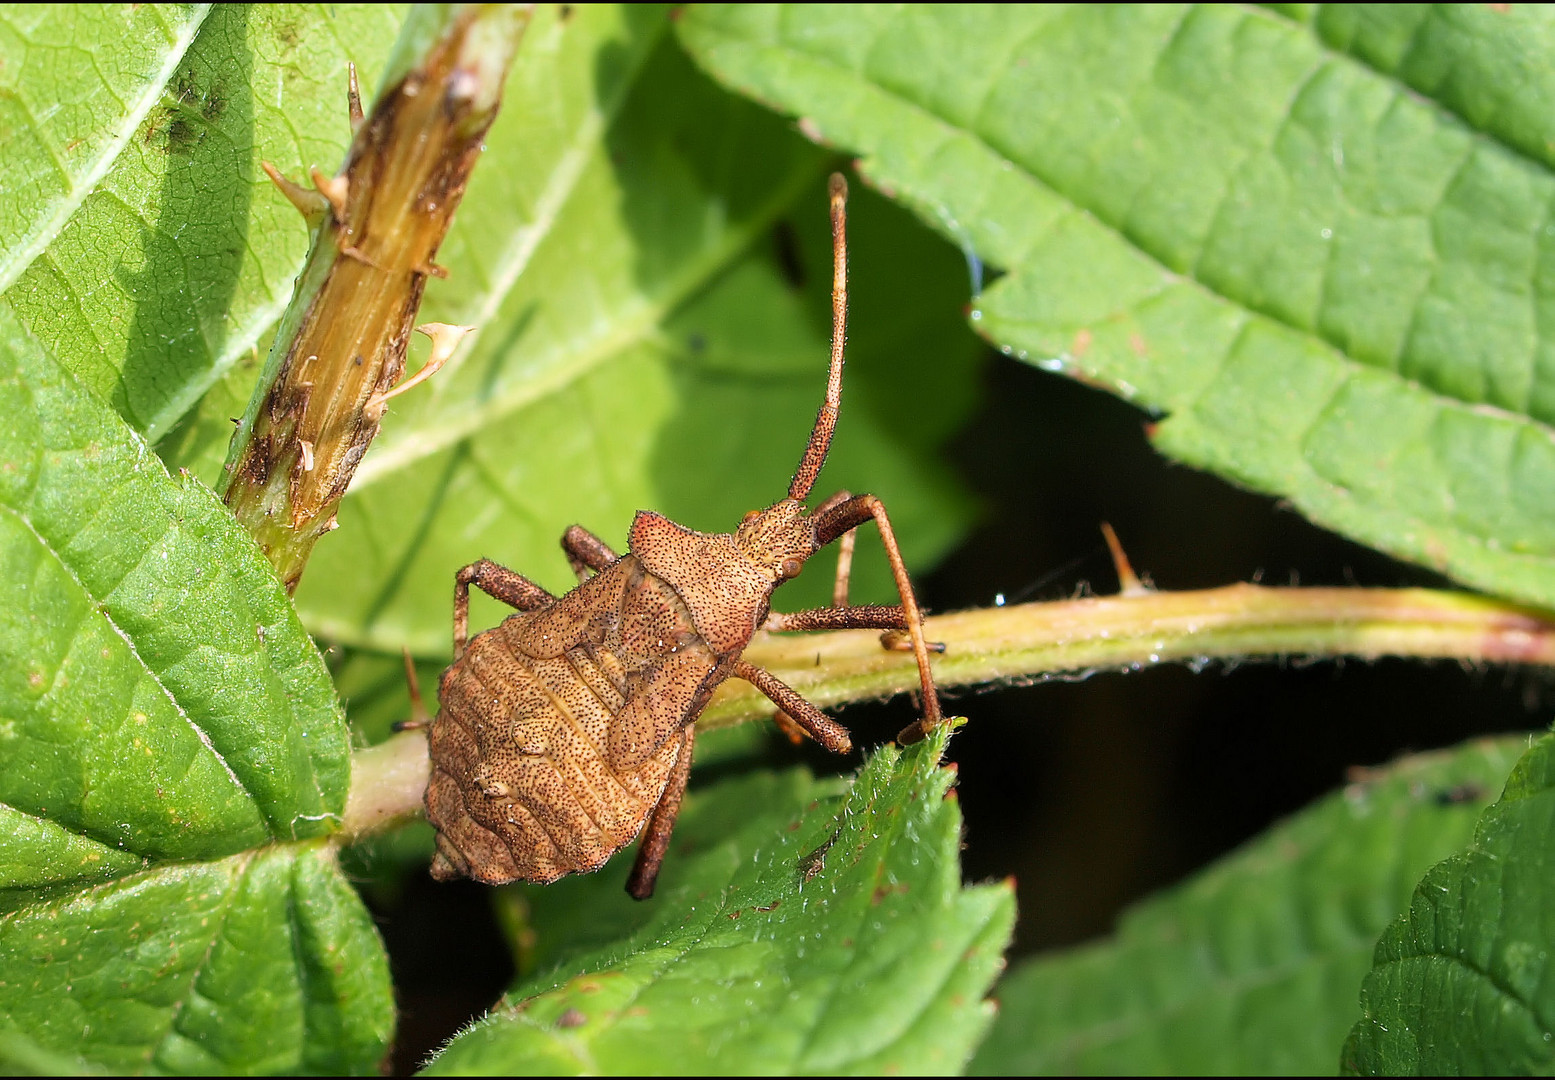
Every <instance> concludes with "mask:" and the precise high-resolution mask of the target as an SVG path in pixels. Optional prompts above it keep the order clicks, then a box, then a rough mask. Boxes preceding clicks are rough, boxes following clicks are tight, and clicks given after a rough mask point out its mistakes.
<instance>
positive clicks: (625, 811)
mask: <svg viewBox="0 0 1555 1080" xmlns="http://www.w3.org/2000/svg"><path fill="white" fill-rule="evenodd" d="M846 201H847V184H846V182H845V181H844V180H843V178H842V177H841V176H835V175H834V176H833V177H832V178H831V225H832V262H833V272H832V340H831V364H830V368H829V371H828V374H827V380H826V399H825V402H824V403H823V404H822V405H821V409H820V413H819V415H818V416H817V417H816V420H815V427H814V429H813V430H812V432H811V434H810V441H809V443H808V445H806V446H805V450H804V454H803V456H802V457H801V458H800V460H799V468H798V470H797V471H796V472H795V473H794V478H793V481H792V482H791V483H790V484H789V486H788V497H787V498H785V499H782V500H781V501H779V502H776V503H774V504H773V505H771V506H769V507H767V508H766V509H765V510H752V511H751V512H750V513H748V514H746V515H745V519H744V521H743V522H741V524H740V526H739V528H737V529H735V531H734V532H732V533H717V534H709V533H699V532H695V531H693V530H691V529H687V528H683V527H682V526H680V525H677V524H675V523H674V522H672V521H670V520H669V519H667V518H665V517H662V516H660V515H659V514H655V513H652V512H650V511H646V510H645V511H641V512H639V513H638V515H637V517H636V518H635V520H634V521H633V522H632V528H631V533H630V537H629V547H628V551H627V553H626V554H625V555H617V554H616V553H615V552H614V551H612V550H611V549H610V548H609V547H608V546H607V545H606V544H605V543H604V541H602V540H600V539H599V538H598V537H596V536H594V535H593V534H592V533H589V532H588V531H586V530H585V529H582V528H580V527H579V526H576V525H574V526H572V527H571V528H569V529H568V530H567V531H566V533H565V534H564V535H563V536H562V548H563V549H564V550H565V551H566V553H567V559H568V561H569V562H570V563H571V564H572V567H573V569H574V571H575V572H576V573H577V575H578V582H579V583H578V585H577V587H576V588H574V589H573V590H572V591H571V592H569V593H567V594H566V595H565V596H560V597H557V596H553V595H552V594H551V593H549V592H547V591H546V590H545V589H543V588H541V587H540V586H538V585H536V584H535V583H534V582H532V581H529V580H528V579H527V578H525V577H523V576H521V575H519V574H517V573H515V572H514V571H512V570H509V569H507V568H506V567H502V566H499V565H497V564H496V563H493V562H491V561H489V560H487V559H481V560H479V561H478V562H473V563H471V564H470V565H469V566H466V567H465V568H464V569H462V570H460V571H459V572H458V574H457V575H456V576H455V579H454V620H453V632H454V661H453V663H452V664H451V665H450V666H449V668H448V670H447V671H445V672H444V673H443V676H442V679H441V681H440V683H439V698H440V707H439V711H438V714H437V716H436V717H435V718H434V719H433V721H432V729H431V758H432V778H431V780H430V782H429V783H428V785H427V791H426V808H427V816H428V817H429V818H430V819H431V821H432V824H433V825H434V826H436V827H437V853H436V855H435V856H434V857H433V860H432V875H433V876H434V877H436V878H438V879H441V880H447V879H451V878H456V877H459V876H462V875H468V876H469V877H472V878H475V879H476V880H477V881H483V882H486V883H488V884H493V885H498V884H505V883H507V882H510V881H516V880H525V881H535V882H547V881H554V880H555V879H557V878H559V877H561V876H562V875H564V874H569V873H577V872H582V871H588V870H595V869H598V868H599V867H600V866H602V865H603V864H604V863H605V861H606V860H607V859H609V858H610V856H611V855H613V854H615V853H616V852H617V851H619V850H620V849H621V848H623V847H625V846H626V845H627V844H628V843H630V842H631V841H632V839H633V838H634V837H636V836H637V835H638V834H639V833H642V844H641V846H640V847H639V849H638V853H637V861H636V863H635V864H634V866H633V869H632V873H631V877H630V879H629V880H628V883H627V891H628V892H630V893H631V894H632V895H633V896H635V897H637V898H638V899H645V898H646V897H648V896H650V895H652V893H653V886H654V881H655V879H656V878H657V876H658V873H659V867H660V865H661V864H662V862H663V860H664V853H665V850H666V848H667V847H668V846H669V838H670V831H671V830H672V829H673V827H674V824H675V817H676V814H677V813H678V812H679V810H680V802H681V797H682V796H683V795H684V794H685V790H686V779H687V777H688V775H689V774H690V771H691V753H692V743H693V741H694V739H695V732H696V728H695V726H694V722H695V720H696V718H697V716H698V715H699V714H700V713H701V711H702V709H703V708H704V707H705V706H706V704H707V702H708V699H709V698H710V697H711V696H712V693H713V691H714V689H716V688H717V686H718V685H719V684H720V683H721V682H723V681H724V680H725V679H728V678H730V677H734V678H740V679H745V680H747V681H748V682H750V683H751V684H752V685H754V686H755V687H756V688H757V689H758V690H760V691H761V692H762V693H763V694H765V695H766V696H767V697H768V698H769V699H771V701H772V702H773V704H775V705H776V706H777V707H778V709H779V710H780V711H781V713H782V714H783V715H785V716H786V717H787V718H788V720H790V721H792V722H793V723H794V724H796V725H797V726H798V727H799V728H801V729H802V730H803V731H804V732H806V733H808V734H809V735H810V736H811V737H812V738H814V739H815V740H816V741H817V742H819V743H820V744H821V745H822V746H825V747H826V748H827V749H828V750H832V751H834V752H837V753H846V752H847V751H849V750H850V749H851V748H852V741H851V740H850V739H849V737H848V732H847V730H846V729H845V728H843V727H842V726H841V725H840V724H838V723H837V722H836V721H835V720H832V719H831V718H830V717H828V716H826V715H825V714H824V713H822V712H821V711H820V710H819V709H818V708H816V707H815V706H814V705H812V704H810V703H809V702H808V701H806V700H805V699H804V698H802V697H800V696H799V694H798V693H797V692H795V691H794V690H793V689H792V688H790V687H788V686H786V685H785V684H783V683H782V682H780V681H779V680H778V679H776V678H775V677H773V676H772V675H771V674H770V673H769V672H767V671H764V670H762V669H761V668H758V667H754V666H752V665H751V664H749V663H747V662H746V661H745V660H743V659H741V653H742V652H743V651H744V649H745V646H746V645H747V644H748V643H749V642H750V640H751V637H752V636H753V635H754V634H755V633H756V631H757V630H759V629H766V630H834V629H844V628H868V629H878V630H894V631H905V632H906V635H907V636H906V640H903V639H902V638H901V636H900V634H897V635H893V636H891V637H890V638H888V639H883V640H888V641H889V642H890V645H889V646H888V647H895V648H907V647H910V648H911V650H912V653H913V655H914V657H915V659H916V660H917V664H918V675H919V680H920V682H921V686H922V699H921V700H922V711H923V717H922V719H921V720H920V721H919V722H918V723H917V724H914V725H912V726H911V727H909V728H908V730H907V731H906V732H904V733H903V738H906V739H910V738H912V737H914V735H916V736H917V737H921V736H922V734H923V733H924V731H926V730H927V729H928V728H929V727H932V726H934V725H936V724H938V723H940V721H941V713H940V706H939V699H938V697H937V695H936V694H935V690H934V678H933V675H932V673H931V672H930V670H929V651H930V645H929V643H928V642H926V641H925V640H924V636H923V618H922V615H921V614H920V612H919V610H918V604H917V602H916V600H914V598H913V592H912V585H911V583H910V582H909V581H908V578H907V568H906V566H905V565H904V564H903V562H902V556H901V551H900V550H899V549H898V547H897V543H896V536H895V534H894V533H893V532H892V529H891V521H890V519H889V518H888V517H887V516H886V512H885V508H884V507H883V506H882V505H881V504H880V500H879V499H877V498H875V497H874V496H873V495H851V494H849V493H848V492H845V491H844V492H839V493H838V494H836V495H833V496H832V497H831V498H829V499H826V500H824V501H823V502H821V503H820V504H819V505H817V506H816V508H815V509H814V510H807V509H806V508H805V499H806V497H807V496H808V495H809V494H810V489H811V487H812V486H814V484H815V480H816V477H817V476H818V475H819V474H820V471H821V466H822V465H823V464H825V462H826V453H827V450H828V449H829V447H830V446H831V439H832V433H833V431H834V430H835V429H836V426H837V412H838V405H839V403H840V401H841V397H842V367H843V337H844V331H845V329H846V324H847V306H848V299H847V296H848V293H847V240H846ZM871 519H873V520H874V521H875V523H876V524H877V525H878V526H879V529H880V536H881V539H882V540H883V541H884V544H885V551H886V558H887V559H888V560H889V562H890V564H891V572H892V575H893V576H894V577H895V580H896V588H897V591H898V593H899V594H900V595H901V601H902V602H901V604H900V605H883V604H863V605H857V606H851V605H849V604H848V601H847V592H848V576H849V570H850V566H851V551H852V539H853V530H854V529H856V528H857V527H858V526H859V525H862V524H863V523H864V522H866V521H869V520H871ZM834 540H841V541H842V545H841V550H840V557H839V559H838V568H837V569H838V572H837V581H836V586H835V588H834V591H833V603H832V605H831V606H830V607H823V608H814V609H812V610H809V611H799V612H795V613H793V614H780V613H778V612H774V611H772V610H771V609H770V606H769V605H770V600H771V597H772V592H773V590H774V589H776V588H777V586H779V585H781V584H782V583H783V582H785V581H787V580H788V579H790V578H792V577H795V576H796V575H797V574H798V573H799V571H800V569H801V568H802V567H803V565H804V563H805V560H806V559H808V558H810V556H812V555H814V554H815V553H816V552H817V551H819V550H820V549H821V548H822V547H824V546H825V545H827V544H830V543H831V542H832V541H834ZM472 585H473V586H474V587H475V588H477V589H480V590H481V591H483V592H485V593H488V594H489V595H491V596H493V597H495V598H496V599H498V600H500V601H502V602H503V603H506V604H509V605H511V606H512V607H514V608H516V609H518V610H517V614H514V615H511V616H509V617H508V618H507V619H506V620H504V621H503V622H502V623H501V624H500V625H498V626H496V627H495V628H493V629H491V630H487V631H486V632H484V633H482V634H479V635H477V636H476V637H475V638H474V639H473V640H471V639H470V638H469V601H470V587H471V586H472ZM645 825H646V828H645Z"/></svg>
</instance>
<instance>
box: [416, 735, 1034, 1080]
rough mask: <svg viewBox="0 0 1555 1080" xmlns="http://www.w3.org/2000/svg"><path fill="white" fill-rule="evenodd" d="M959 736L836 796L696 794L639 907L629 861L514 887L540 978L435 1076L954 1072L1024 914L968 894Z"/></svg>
mask: <svg viewBox="0 0 1555 1080" xmlns="http://www.w3.org/2000/svg"><path fill="white" fill-rule="evenodd" d="M945 739H946V735H945V734H944V733H943V732H941V733H940V734H937V735H935V736H932V737H931V738H930V739H929V740H927V741H925V742H923V743H921V744H919V745H918V746H916V747H913V748H912V749H910V750H907V751H905V752H904V751H899V750H897V749H896V748H895V747H885V748H883V749H881V750H880V751H878V752H877V753H876V754H875V755H874V756H873V757H872V758H871V759H870V760H869V762H868V763H867V764H866V765H865V766H864V769H863V771H862V772H861V773H860V774H859V777H858V779H857V780H855V781H854V782H853V784H852V786H851V787H850V788H849V789H848V791H847V792H846V794H844V795H842V796H840V797H837V796H836V795H834V792H835V791H836V784H835V782H819V783H818V782H817V781H815V780H813V779H812V778H811V777H810V776H809V775H808V774H806V773H803V772H798V771H795V772H789V773H784V774H773V773H761V774H755V775H751V776H748V777H745V778H743V779H739V780H732V781H728V782H725V783H723V784H720V785H718V786H716V787H714V788H712V789H710V790H708V791H706V792H699V793H695V794H694V796H693V797H692V798H690V799H688V801H687V806H686V812H685V814H684V816H683V819H682V821H681V824H680V825H679V826H678V827H677V830H676V837H675V842H674V844H673V846H672V848H671V850H670V854H669V858H668V860H667V861H666V863H665V869H664V873H663V876H662V877H661V878H660V881H659V888H658V893H657V895H656V896H655V897H654V899H653V900H651V901H649V902H647V903H636V902H634V901H632V900H630V899H628V898H627V896H626V894H625V892H624V890H623V889H622V887H621V886H622V882H623V880H624V877H625V873H626V870H627V866H628V864H629V862H630V855H629V853H628V855H626V856H622V857H619V858H617V859H616V860H614V862H612V863H611V865H610V866H609V867H607V868H606V869H605V870H604V871H602V872H601V873H600V874H598V875H595V876H593V877H590V878H575V879H571V880H569V881H566V882H562V883H559V884H558V885H556V886H552V887H549V888H547V889H544V890H537V889H526V890H523V891H521V892H519V893H516V894H515V895H514V896H513V897H512V902H516V903H519V904H522V905H525V906H526V907H528V908H529V909H530V915H529V917H530V918H532V919H533V921H534V923H535V925H536V926H537V927H538V928H539V930H540V941H541V942H543V943H544V944H543V947H544V949H545V950H546V951H545V953H544V955H543V958H542V960H543V962H544V963H545V964H546V965H547V967H548V970H547V971H546V972H545V973H543V974H540V975H537V976H535V977H532V978H530V979H527V980H525V981H523V982H521V983H520V985H519V986H517V987H516V988H515V989H514V990H513V992H512V993H511V994H509V996H508V998H507V999H506V1001H505V1003H504V1004H503V1005H502V1006H500V1007H499V1008H497V1009H496V1010H495V1011H493V1012H492V1013H491V1014H490V1015H489V1016H488V1017H487V1018H486V1019H484V1020H482V1021H480V1022H479V1023H478V1024H476V1025H475V1026H474V1027H473V1028H471V1029H469V1030H468V1031H466V1032H464V1033H463V1034H461V1035H460V1036H459V1037H458V1038H457V1039H455V1040H454V1041H453V1043H452V1044H451V1045H450V1046H449V1047H448V1048H447V1049H446V1050H445V1051H444V1052H443V1053H442V1054H441V1055H440V1056H438V1058H437V1059H436V1060H435V1061H434V1063H433V1064H432V1067H431V1068H430V1069H429V1070H428V1071H429V1072H431V1073H433V1074H449V1073H452V1074H468V1073H494V1072H495V1073H507V1074H511V1073H517V1072H521V1073H526V1074H534V1073H567V1074H577V1073H585V1072H586V1073H712V1074H717V1073H729V1074H732V1075H743V1074H747V1073H757V1072H759V1073H787V1074H793V1073H798V1074H804V1073H834V1072H852V1073H859V1072H867V1073H878V1072H891V1071H901V1072H910V1073H924V1072H933V1073H945V1072H954V1071H957V1070H958V1069H959V1068H960V1066H961V1065H962V1063H963V1062H964V1061H965V1060H966V1058H967V1056H968V1055H969V1054H970V1053H971V1051H972V1048H973V1047H974V1046H975V1045H976V1043H977V1040H978V1038H979V1037H980V1036H981V1035H982V1033H983V1031H984V1030H985V1028H986V1026H987V1023H988V1022H989V1020H991V1019H992V1008H991V1006H989V1005H988V1004H987V1003H986V1002H984V1001H983V994H984V993H985V991H986V989H987V987H988V984H989V983H990V982H991V981H992V979H993V976H994V974H995V972H996V971H997V970H998V968H999V965H1000V963H1001V961H1000V954H1001V952H1002V950H1003V948H1004V946H1005V944H1006V941H1007V939H1008V936H1009V931H1010V925H1011V923H1012V921H1013V918H1014V905H1013V902H1012V897H1011V894H1010V890H1009V888H1008V887H1007V886H1003V885H994V886H977V887H973V888H963V887H962V885H961V872H960V869H959V866H958V863H959V848H960V837H961V814H960V812H959V810H958V808H957V806H956V803H955V801H954V799H953V798H947V795H948V794H949V789H950V784H951V782H952V779H953V774H952V773H951V772H950V771H949V770H947V769H944V768H941V767H940V766H939V764H938V763H939V757H940V753H941V752H942V750H943V748H944V743H945ZM817 800H820V802H819V803H817Z"/></svg>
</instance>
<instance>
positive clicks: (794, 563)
mask: <svg viewBox="0 0 1555 1080" xmlns="http://www.w3.org/2000/svg"><path fill="white" fill-rule="evenodd" d="M781 569H782V573H783V576H784V577H785V578H796V577H798V576H799V571H801V570H803V569H804V563H802V562H800V561H799V560H798V559H784V560H783V566H782V568H781Z"/></svg>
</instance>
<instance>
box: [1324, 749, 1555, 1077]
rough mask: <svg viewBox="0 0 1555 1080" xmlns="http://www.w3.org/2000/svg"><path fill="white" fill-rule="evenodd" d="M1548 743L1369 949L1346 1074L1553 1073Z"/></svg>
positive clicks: (1552, 805)
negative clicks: (1369, 963)
mask: <svg viewBox="0 0 1555 1080" xmlns="http://www.w3.org/2000/svg"><path fill="white" fill-rule="evenodd" d="M1552 955H1555V737H1551V736H1548V735H1546V736H1545V737H1544V738H1542V739H1540V740H1539V741H1538V742H1537V743H1535V744H1534V745H1533V746H1532V747H1531V748H1530V749H1529V750H1528V752H1527V753H1526V754H1524V755H1523V756H1522V759H1521V760H1520V761H1518V763H1517V766H1516V768H1515V769H1513V771H1512V776H1511V779H1509V780H1508V781H1507V784H1506V791H1505V792H1503V793H1502V795H1501V798H1500V800H1499V801H1498V802H1496V804H1495V805H1494V806H1491V807H1490V808H1489V809H1488V810H1486V811H1485V812H1484V813H1483V814H1482V815H1481V816H1480V819H1479V824H1478V825H1477V827H1476V828H1475V831H1474V840H1473V843H1472V844H1470V845H1469V846H1468V850H1467V851H1465V852H1462V853H1461V854H1457V855H1454V856H1452V857H1451V858H1449V859H1447V860H1445V861H1444V862H1441V863H1439V864H1437V865H1436V866H1435V867H1432V869H1431V870H1430V872H1429V873H1427V874H1426V875H1425V877H1424V878H1423V879H1422V880H1421V881H1420V883H1419V885H1418V886H1416V888H1415V892H1414V897H1413V898H1412V899H1411V900H1410V903H1409V908H1408V911H1407V912H1406V913H1405V914H1403V915H1401V916H1399V918H1398V919H1397V920H1396V921H1394V923H1393V924H1392V925H1391V926H1389V927H1388V929H1387V932H1386V933H1385V934H1383V935H1382V940H1381V941H1379V942H1378V943H1377V950H1376V955H1375V957H1374V959H1373V963H1372V968H1371V973H1370V974H1368V975H1367V976H1366V981H1365V983H1364V984H1363V985H1362V987H1361V1011H1362V1017H1361V1019H1360V1020H1359V1021H1358V1022H1357V1023H1356V1025H1355V1029H1354V1031H1353V1032H1351V1034H1350V1039H1349V1041H1348V1042H1347V1043H1346V1044H1345V1048H1344V1057H1343V1066H1344V1068H1345V1070H1346V1071H1347V1072H1352V1073H1368V1074H1377V1073H1383V1074H1387V1075H1395V1076H1396V1075H1427V1076H1449V1075H1453V1076H1461V1075H1490V1074H1501V1075H1507V1074H1518V1075H1527V1074H1530V1073H1541V1074H1547V1073H1549V1072H1550V1071H1551V1070H1552V1068H1555V964H1552V963H1551V956H1552Z"/></svg>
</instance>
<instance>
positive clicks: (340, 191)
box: [308, 165, 351, 221]
mask: <svg viewBox="0 0 1555 1080" xmlns="http://www.w3.org/2000/svg"><path fill="white" fill-rule="evenodd" d="M308 176H309V177H310V178H311V179H312V180H313V186H314V187H316V188H318V189H319V194H320V195H322V196H324V198H325V199H327V200H328V201H329V208H330V209H331V210H333V211H334V212H335V220H336V221H345V219H346V200H347V199H348V198H350V196H351V181H349V180H347V179H346V178H345V177H344V176H325V175H324V170H323V169H320V168H319V167H318V166H317V165H315V166H313V168H311V169H309V170H308Z"/></svg>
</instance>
